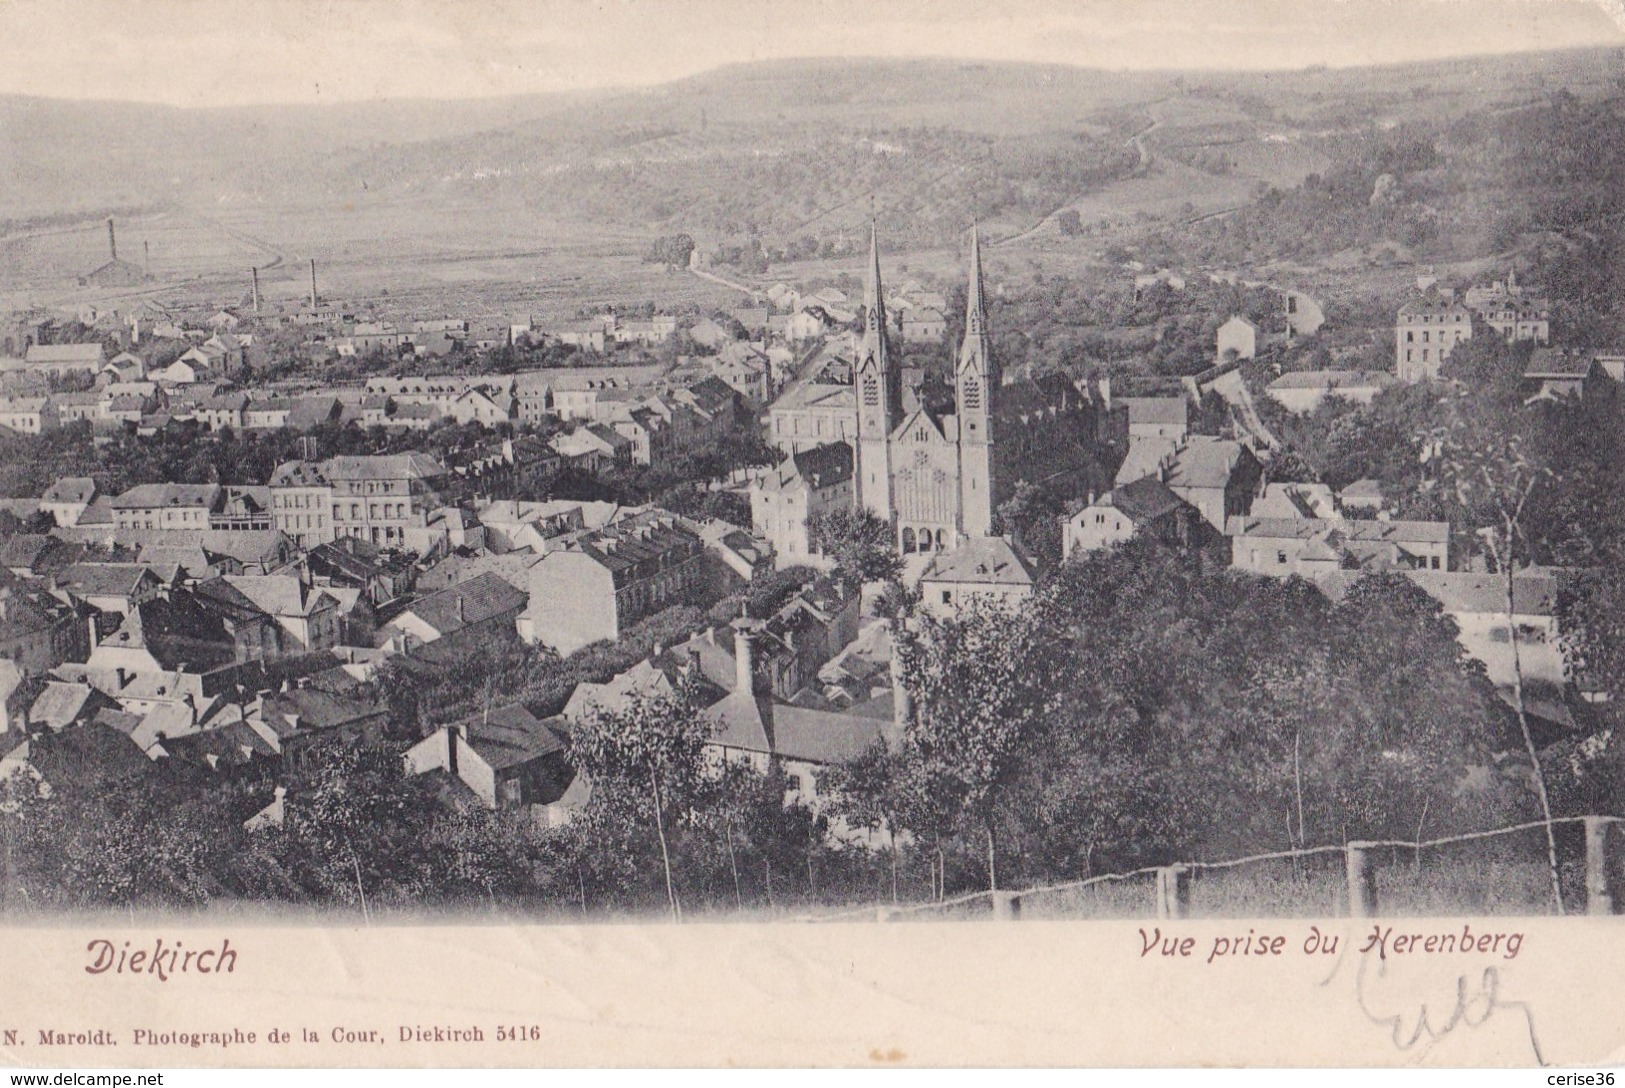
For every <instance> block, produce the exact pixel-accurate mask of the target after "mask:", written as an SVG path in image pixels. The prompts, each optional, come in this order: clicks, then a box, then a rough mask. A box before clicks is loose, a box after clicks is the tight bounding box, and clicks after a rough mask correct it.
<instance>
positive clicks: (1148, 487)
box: [1101, 476, 1190, 525]
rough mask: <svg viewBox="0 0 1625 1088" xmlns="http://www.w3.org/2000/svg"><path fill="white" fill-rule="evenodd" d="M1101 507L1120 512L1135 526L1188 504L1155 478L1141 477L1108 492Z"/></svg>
mask: <svg viewBox="0 0 1625 1088" xmlns="http://www.w3.org/2000/svg"><path fill="white" fill-rule="evenodd" d="M1101 505H1103V506H1110V507H1112V508H1113V509H1115V510H1120V511H1122V513H1123V514H1124V516H1125V517H1127V518H1129V520H1131V521H1133V522H1134V523H1135V524H1137V525H1146V524H1148V523H1150V522H1153V521H1156V520H1157V519H1158V518H1160V517H1164V516H1165V515H1167V514H1170V513H1172V512H1174V511H1175V510H1178V509H1179V508H1180V507H1188V506H1189V505H1190V504H1189V503H1187V502H1186V501H1185V500H1184V499H1182V498H1180V497H1179V496H1178V495H1175V494H1174V493H1173V492H1172V491H1169V490H1168V489H1167V488H1166V487H1164V486H1163V484H1162V482H1161V481H1160V480H1158V479H1157V478H1156V477H1155V476H1142V477H1141V478H1140V479H1138V480H1135V481H1134V482H1132V483H1127V484H1124V485H1123V486H1122V487H1119V488H1115V489H1113V490H1112V491H1110V492H1108V493H1107V494H1106V495H1105V497H1104V498H1102V499H1101Z"/></svg>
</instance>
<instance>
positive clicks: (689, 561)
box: [518, 510, 706, 654]
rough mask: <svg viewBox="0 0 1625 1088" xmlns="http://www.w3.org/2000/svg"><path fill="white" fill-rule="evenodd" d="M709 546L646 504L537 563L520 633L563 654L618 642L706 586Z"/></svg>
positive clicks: (531, 569) (525, 637)
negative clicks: (632, 628) (645, 620)
mask: <svg viewBox="0 0 1625 1088" xmlns="http://www.w3.org/2000/svg"><path fill="white" fill-rule="evenodd" d="M704 553H705V544H704V542H703V541H701V540H700V538H699V537H698V536H697V535H695V534H694V533H692V532H690V531H689V530H688V529H687V528H685V527H684V526H683V524H682V520H681V519H680V518H678V517H677V516H676V515H674V514H670V513H667V512H666V511H664V510H647V511H644V512H643V513H641V514H636V515H634V516H632V517H629V518H624V519H622V520H620V521H617V522H615V523H614V524H612V525H607V526H605V527H604V528H602V529H599V530H597V531H596V532H592V533H587V534H583V535H582V536H579V537H577V538H575V539H574V540H572V541H570V543H569V544H568V545H566V546H565V547H563V548H560V549H558V550H556V551H552V552H549V553H548V554H547V555H546V556H544V557H543V558H542V561H541V562H539V563H537V564H536V565H535V566H533V567H531V568H530V605H529V607H528V608H527V609H526V610H525V612H524V613H523V614H522V615H521V616H520V617H519V621H518V627H519V634H520V636H521V637H522V638H524V639H525V641H527V642H542V643H545V644H546V645H548V646H551V647H552V648H553V649H554V650H555V651H557V652H558V653H560V654H568V653H572V652H574V651H575V650H578V649H580V648H581V647H583V646H586V645H588V644H589V643H593V642H597V641H599V640H602V639H607V640H609V641H614V640H615V639H618V638H620V637H621V634H622V633H623V632H624V631H625V630H626V628H628V627H629V626H631V625H632V624H634V623H636V622H637V621H638V620H640V619H643V618H644V617H645V616H650V615H653V614H654V613H656V612H658V611H660V610H661V609H663V608H668V607H670V606H671V605H674V604H679V603H682V602H684V601H686V600H689V599H690V598H691V597H692V596H693V595H694V594H695V593H696V592H698V591H699V590H700V588H701V587H702V585H703V583H704V581H705V577H706V568H705V561H704Z"/></svg>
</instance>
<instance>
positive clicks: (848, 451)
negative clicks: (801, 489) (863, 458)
mask: <svg viewBox="0 0 1625 1088" xmlns="http://www.w3.org/2000/svg"><path fill="white" fill-rule="evenodd" d="M852 460H853V459H852V447H851V446H849V445H847V444H846V443H845V442H830V443H827V444H825V445H822V446H814V447H812V448H811V449H806V450H802V451H800V452H799V453H794V454H791V455H790V456H789V457H786V458H785V459H784V460H783V461H781V462H780V463H779V465H778V467H777V468H776V469H775V470H774V473H773V476H772V480H773V482H774V483H775V484H776V485H777V487H778V488H779V489H780V490H783V489H785V488H788V487H794V486H795V485H796V484H797V483H799V482H801V481H805V482H806V483H807V484H808V485H809V486H811V487H812V488H814V489H815V490H819V489H823V488H826V487H835V486H836V485H838V484H841V483H844V482H846V481H848V480H850V479H852V473H853V464H852Z"/></svg>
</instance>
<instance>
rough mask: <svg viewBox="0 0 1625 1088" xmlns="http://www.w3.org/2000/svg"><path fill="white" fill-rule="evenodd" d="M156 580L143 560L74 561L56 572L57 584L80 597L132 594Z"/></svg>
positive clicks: (126, 595) (127, 595)
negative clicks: (118, 561) (122, 561)
mask: <svg viewBox="0 0 1625 1088" xmlns="http://www.w3.org/2000/svg"><path fill="white" fill-rule="evenodd" d="M151 581H156V577H155V576H154V575H153V573H152V572H151V571H150V570H148V569H147V567H146V566H145V565H143V564H141V563H74V564H73V565H72V566H68V567H63V568H62V569H61V570H60V571H58V572H57V575H56V584H57V587H58V588H59V589H64V590H66V591H67V592H69V593H72V594H73V595H75V596H78V597H129V596H130V595H131V594H133V593H135V592H137V591H138V590H139V589H140V588H141V586H142V584H143V583H148V584H150V583H151Z"/></svg>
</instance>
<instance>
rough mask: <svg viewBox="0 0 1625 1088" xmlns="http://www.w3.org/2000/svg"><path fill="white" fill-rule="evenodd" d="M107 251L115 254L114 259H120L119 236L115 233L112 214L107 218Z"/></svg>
mask: <svg viewBox="0 0 1625 1088" xmlns="http://www.w3.org/2000/svg"><path fill="white" fill-rule="evenodd" d="M107 252H109V253H111V254H112V255H113V256H112V259H113V260H115V261H116V260H118V236H117V235H116V234H114V233H113V220H112V217H111V216H109V217H108V220H107Z"/></svg>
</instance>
